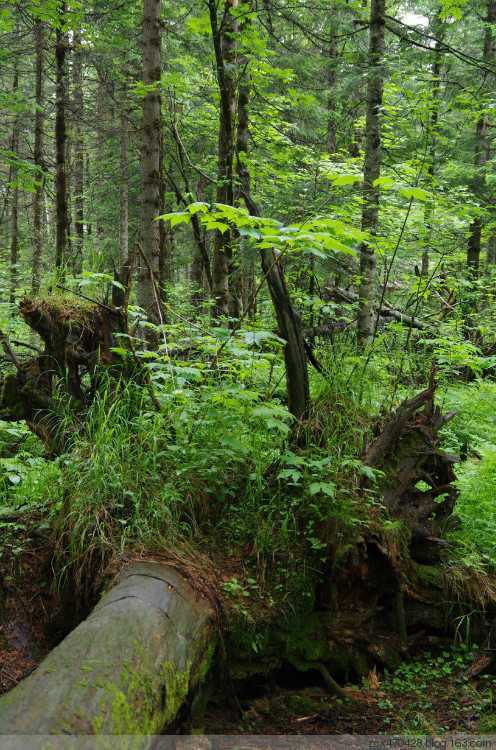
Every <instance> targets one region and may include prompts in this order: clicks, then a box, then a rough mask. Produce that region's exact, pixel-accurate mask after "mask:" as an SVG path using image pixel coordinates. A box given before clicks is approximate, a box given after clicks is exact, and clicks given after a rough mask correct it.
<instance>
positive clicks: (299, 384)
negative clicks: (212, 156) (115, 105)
mask: <svg viewBox="0 0 496 750" xmlns="http://www.w3.org/2000/svg"><path fill="white" fill-rule="evenodd" d="M246 75H247V73H246V72H245V76H246ZM249 103H250V85H249V81H248V80H246V78H245V79H243V80H242V81H241V82H240V86H239V92H238V131H237V164H236V166H237V173H238V179H239V191H240V195H242V196H243V199H244V201H245V203H246V206H247V208H248V211H249V212H250V214H251V215H252V216H260V211H259V208H258V206H257V204H256V203H255V201H254V200H253V198H252V195H251V180H250V173H249V171H248V167H247V166H246V160H245V158H244V156H245V155H246V154H247V153H248V146H249V137H250V136H249ZM261 256H262V270H263V272H264V275H265V278H266V280H267V285H268V287H269V292H270V296H271V299H272V304H273V306H274V312H275V315H276V319H277V324H278V329H279V335H280V336H281V338H283V339H284V341H285V342H286V345H285V347H284V359H285V365H286V384H287V391H288V408H289V411H290V412H291V414H292V415H293V416H294V417H295V419H296V420H297V422H301V421H302V420H304V419H305V418H306V417H307V415H308V407H309V404H310V385H309V378H308V363H307V352H306V347H305V339H304V337H303V329H302V325H301V321H300V319H299V318H298V315H297V314H296V311H295V310H294V308H293V305H292V302H291V297H290V295H289V291H288V288H287V285H286V280H285V278H284V271H283V268H282V265H281V263H280V260H279V258H278V255H277V252H276V251H275V250H273V249H271V248H264V249H263V250H261Z"/></svg>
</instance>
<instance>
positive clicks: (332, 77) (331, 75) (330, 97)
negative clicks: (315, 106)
mask: <svg viewBox="0 0 496 750" xmlns="http://www.w3.org/2000/svg"><path fill="white" fill-rule="evenodd" d="M338 12H339V10H338V6H337V5H336V4H335V3H331V7H330V16H331V31H330V34H329V49H328V57H329V59H328V63H327V87H328V94H327V153H329V154H334V153H335V152H336V150H337V92H336V85H337V80H338V37H337V34H338V20H337V14H338Z"/></svg>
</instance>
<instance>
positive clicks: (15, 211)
mask: <svg viewBox="0 0 496 750" xmlns="http://www.w3.org/2000/svg"><path fill="white" fill-rule="evenodd" d="M18 92H19V55H18V53H17V51H16V52H15V54H14V75H13V80H12V98H13V100H14V102H16V100H17V95H18ZM20 126H21V122H20V118H19V115H18V114H16V115H15V117H14V121H13V125H12V140H11V147H12V159H13V161H12V166H11V168H10V183H11V196H12V197H11V200H12V203H11V207H10V294H9V301H10V304H11V305H13V304H14V303H15V296H16V290H17V284H18V280H19V269H18V263H19V185H18V174H19V169H18V166H17V162H16V161H15V160H16V159H18V158H19V129H20Z"/></svg>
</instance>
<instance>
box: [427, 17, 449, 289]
mask: <svg viewBox="0 0 496 750" xmlns="http://www.w3.org/2000/svg"><path fill="white" fill-rule="evenodd" d="M444 31H445V27H444V24H443V23H442V21H441V19H440V17H439V14H436V16H435V18H434V32H433V34H434V36H435V37H436V42H435V45H434V58H433V61H432V94H431V97H432V105H431V111H430V115H429V126H428V127H429V135H428V137H429V149H428V165H427V178H428V182H429V189H430V190H433V189H434V179H435V176H436V166H437V165H436V152H437V142H438V124H439V107H440V104H441V96H440V93H441V79H440V76H441V65H442V44H443V38H444ZM432 211H433V205H432V202H431V201H429V202H428V203H427V204H426V206H425V211H424V227H425V238H424V250H423V253H422V266H421V276H422V277H423V278H427V276H428V275H429V265H430V245H431V241H432Z"/></svg>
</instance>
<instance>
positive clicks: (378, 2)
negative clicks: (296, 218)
mask: <svg viewBox="0 0 496 750" xmlns="http://www.w3.org/2000/svg"><path fill="white" fill-rule="evenodd" d="M384 14H385V0H372V5H371V10H370V36H369V54H368V81H367V117H366V125H365V128H366V146H365V161H364V183H363V209H362V229H363V230H364V231H366V232H368V234H369V235H370V242H364V243H362V246H361V248H360V288H359V297H360V300H359V312H358V341H359V343H360V345H362V346H364V345H366V344H368V343H370V341H371V339H372V337H373V333H374V292H375V290H374V286H375V275H376V273H375V270H376V262H375V250H374V245H373V243H374V238H375V235H376V234H377V228H378V222H379V188H378V187H376V186H375V185H374V182H375V181H376V180H377V179H378V178H379V177H380V174H381V115H380V110H381V106H382V96H383V90H384V70H383V58H384V32H385V25H384Z"/></svg>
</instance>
